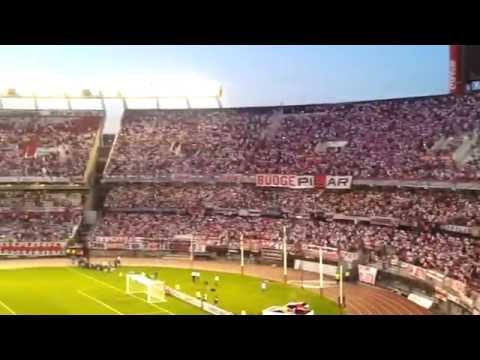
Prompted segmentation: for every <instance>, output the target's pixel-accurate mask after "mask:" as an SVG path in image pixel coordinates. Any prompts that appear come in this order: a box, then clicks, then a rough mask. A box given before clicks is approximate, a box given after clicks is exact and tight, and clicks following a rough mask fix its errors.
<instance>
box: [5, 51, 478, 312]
mask: <svg viewBox="0 0 480 360" xmlns="http://www.w3.org/2000/svg"><path fill="white" fill-rule="evenodd" d="M479 48H480V47H479V46H463V45H451V46H450V62H449V73H450V84H449V87H450V93H449V94H444V95H435V96H422V97H415V98H398V99H387V100H383V99H382V100H374V101H371V100H369V101H360V102H350V103H325V104H308V105H280V106H265V107H223V104H222V98H223V95H224V94H223V88H222V87H221V86H220V87H218V88H216V89H215V91H214V92H213V93H212V94H210V95H208V96H207V95H205V97H208V98H209V99H210V100H212V101H213V103H214V104H215V106H214V107H209V108H196V107H194V106H192V104H193V103H194V102H195V98H196V97H199V96H204V95H198V96H197V94H196V92H193V91H192V93H191V94H186V95H185V96H182V97H181V101H183V102H184V103H185V108H182V109H179V108H174V109H171V108H168V109H165V108H161V106H160V104H161V103H162V101H163V100H164V96H163V95H156V96H150V95H149V96H144V97H139V96H137V97H128V96H125V95H122V94H121V93H118V94H115V95H111V96H110V95H108V96H105V95H104V94H103V93H102V92H98V93H96V92H93V91H91V90H83V91H81V92H80V93H79V94H76V95H71V94H69V95H66V94H65V95H62V96H43V97H42V96H40V95H38V96H37V95H35V94H22V93H21V92H19V91H17V89H14V88H11V89H9V90H8V91H7V92H6V93H5V94H2V95H1V96H0V149H1V156H0V163H1V166H0V213H1V214H0V219H1V220H0V314H1V315H12V316H13V315H50V314H53V315H82V314H85V315H87V314H95V315H151V316H154V315H262V314H263V315H320V316H321V315H429V314H463V315H466V314H474V315H476V314H480V246H479V245H480V243H479V240H478V239H479V237H480V197H479V194H480V193H479V191H480V141H479V128H480V92H478V91H477V90H478V89H479V86H478V84H479V81H480V71H479V70H480V53H479ZM176 97H178V96H176ZM132 98H136V99H141V100H142V99H143V100H149V101H153V102H154V103H155V104H156V106H153V107H148V108H129V106H128V101H129V99H132ZM18 99H31V100H32V101H33V102H34V104H35V107H34V108H33V109H20V108H9V107H8V105H7V103H8V102H9V101H15V100H18ZM45 99H47V100H48V99H55V100H61V101H64V102H65V103H66V104H67V109H42V108H41V106H39V103H40V102H41V101H42V100H45ZM85 99H87V100H94V101H98V102H99V103H100V104H101V108H100V109H75V108H74V106H73V105H72V104H73V103H74V102H75V101H77V100H85ZM109 99H117V100H118V99H120V100H121V101H122V103H123V113H122V117H121V126H120V130H119V131H118V132H117V133H116V134H108V133H105V131H104V130H105V119H106V115H107V114H106V108H105V101H106V100H109Z"/></svg>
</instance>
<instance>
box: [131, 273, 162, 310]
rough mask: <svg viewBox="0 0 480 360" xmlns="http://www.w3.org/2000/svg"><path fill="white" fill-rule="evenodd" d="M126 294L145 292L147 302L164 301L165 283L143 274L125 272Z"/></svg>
mask: <svg viewBox="0 0 480 360" xmlns="http://www.w3.org/2000/svg"><path fill="white" fill-rule="evenodd" d="M126 293H127V294H146V295H147V302H148V303H149V304H153V303H159V302H165V301H166V300H165V283H164V282H163V281H159V280H152V279H149V278H148V277H146V276H145V275H139V274H127V276H126Z"/></svg>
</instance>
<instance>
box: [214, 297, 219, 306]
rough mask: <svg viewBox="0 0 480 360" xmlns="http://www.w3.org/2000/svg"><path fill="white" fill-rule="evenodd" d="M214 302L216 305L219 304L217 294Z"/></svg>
mask: <svg viewBox="0 0 480 360" xmlns="http://www.w3.org/2000/svg"><path fill="white" fill-rule="evenodd" d="M213 303H214V304H215V305H217V304H218V296H217V295H215V297H214V298H213Z"/></svg>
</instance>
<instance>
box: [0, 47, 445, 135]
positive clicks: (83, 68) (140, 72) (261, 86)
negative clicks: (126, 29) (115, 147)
mask: <svg viewBox="0 0 480 360" xmlns="http://www.w3.org/2000/svg"><path fill="white" fill-rule="evenodd" d="M157 76H158V77H165V76H169V77H174V78H176V77H182V78H187V79H189V78H201V79H207V80H211V81H215V82H218V83H221V84H223V86H224V91H225V100H224V105H225V106H254V105H279V104H280V103H282V102H283V103H284V104H285V105H288V104H303V103H322V102H341V101H351V100H368V99H379V98H392V97H406V96H416V95H429V94H442V93H446V92H447V91H448V46H447V45H445V46H430V45H415V46H414V45H411V46H410V45H404V46H398V45H396V46H395V45H389V46H373V45H372V46H363V45H354V46H353V45H352V46H345V45H344V46H99V45H98V46H0V89H1V90H2V91H3V90H4V89H6V88H11V87H13V88H17V89H18V90H19V92H20V89H21V88H25V87H28V88H29V89H30V88H33V89H35V90H37V91H38V92H39V93H40V92H41V91H42V89H46V88H48V90H49V91H52V89H53V90H55V89H58V90H59V91H63V90H64V89H65V88H68V89H66V90H70V89H72V88H78V89H80V88H88V87H90V88H92V89H103V90H105V91H107V90H106V89H108V91H110V92H112V91H114V90H122V91H124V92H127V91H128V90H130V92H131V93H132V95H133V94H135V93H139V92H142V91H141V89H142V88H143V84H147V83H152V82H155V78H156V77H157ZM152 79H153V80H152ZM157 81H158V80H157ZM30 85H31V86H30ZM153 85H155V84H153ZM149 86H150V85H149ZM140 95H141V94H140ZM5 105H6V106H7V104H5ZM107 105H108V107H107V111H108V114H109V116H108V123H107V130H108V131H115V130H116V129H117V128H118V120H119V116H120V114H121V106H120V102H115V101H113V102H109V103H108V104H107ZM12 106H13V105H12ZM132 106H133V104H132Z"/></svg>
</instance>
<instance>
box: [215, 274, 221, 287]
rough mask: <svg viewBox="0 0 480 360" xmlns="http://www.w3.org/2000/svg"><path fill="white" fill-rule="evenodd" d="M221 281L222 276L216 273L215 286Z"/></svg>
mask: <svg viewBox="0 0 480 360" xmlns="http://www.w3.org/2000/svg"><path fill="white" fill-rule="evenodd" d="M219 281H220V276H218V275H215V286H218V282H219Z"/></svg>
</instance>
